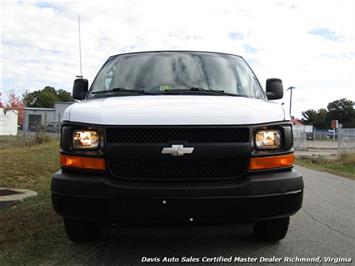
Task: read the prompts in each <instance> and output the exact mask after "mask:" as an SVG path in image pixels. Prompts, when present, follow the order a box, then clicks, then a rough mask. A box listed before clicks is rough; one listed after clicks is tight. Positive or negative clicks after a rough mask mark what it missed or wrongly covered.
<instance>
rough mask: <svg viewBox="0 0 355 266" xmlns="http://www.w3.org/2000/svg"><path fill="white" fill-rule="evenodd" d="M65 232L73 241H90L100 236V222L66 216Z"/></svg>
mask: <svg viewBox="0 0 355 266" xmlns="http://www.w3.org/2000/svg"><path fill="white" fill-rule="evenodd" d="M64 225H65V232H66V233H67V236H68V238H69V239H70V240H71V241H73V242H88V241H93V240H95V239H96V238H98V236H99V233H100V228H99V224H98V223H95V222H88V221H81V220H73V219H67V218H64Z"/></svg>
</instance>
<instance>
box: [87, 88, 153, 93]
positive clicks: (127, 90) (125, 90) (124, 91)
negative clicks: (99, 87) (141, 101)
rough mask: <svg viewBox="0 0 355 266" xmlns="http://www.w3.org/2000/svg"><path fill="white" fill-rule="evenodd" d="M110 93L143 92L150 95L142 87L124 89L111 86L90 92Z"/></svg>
mask: <svg viewBox="0 0 355 266" xmlns="http://www.w3.org/2000/svg"><path fill="white" fill-rule="evenodd" d="M111 93H132V94H143V95H151V94H152V93H149V92H146V91H145V90H143V89H125V88H113V89H111V90H103V91H93V92H92V94H98V95H99V94H111Z"/></svg>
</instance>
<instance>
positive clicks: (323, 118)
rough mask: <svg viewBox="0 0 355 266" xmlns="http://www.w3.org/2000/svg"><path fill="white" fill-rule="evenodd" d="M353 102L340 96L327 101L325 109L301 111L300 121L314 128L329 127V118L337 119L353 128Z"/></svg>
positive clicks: (354, 119)
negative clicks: (334, 99)
mask: <svg viewBox="0 0 355 266" xmlns="http://www.w3.org/2000/svg"><path fill="white" fill-rule="evenodd" d="M354 106H355V102H354V101H351V100H348V99H345V98H342V99H340V100H336V101H333V102H330V103H328V106H327V109H325V108H321V109H319V110H317V111H316V110H314V109H309V110H307V111H304V112H302V122H303V124H305V125H313V126H314V127H316V128H330V123H331V120H338V121H339V123H341V124H342V125H343V127H345V128H355V108H354Z"/></svg>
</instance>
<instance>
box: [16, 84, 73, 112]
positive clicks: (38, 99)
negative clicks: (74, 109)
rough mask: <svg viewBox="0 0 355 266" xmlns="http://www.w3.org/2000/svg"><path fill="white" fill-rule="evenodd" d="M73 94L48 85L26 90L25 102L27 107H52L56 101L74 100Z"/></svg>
mask: <svg viewBox="0 0 355 266" xmlns="http://www.w3.org/2000/svg"><path fill="white" fill-rule="evenodd" d="M73 100H74V99H73V97H72V96H71V94H70V93H69V92H67V91H65V90H61V89H60V90H56V89H55V88H53V87H50V86H46V87H44V88H43V89H42V90H36V91H33V92H27V91H26V92H25V94H24V95H23V102H24V104H25V105H26V106H27V107H43V108H52V107H53V106H54V104H55V103H56V102H70V101H73Z"/></svg>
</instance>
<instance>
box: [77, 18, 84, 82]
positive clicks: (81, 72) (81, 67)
mask: <svg viewBox="0 0 355 266" xmlns="http://www.w3.org/2000/svg"><path fill="white" fill-rule="evenodd" d="M78 29H79V60H80V76H77V78H83V65H82V63H81V36H80V15H78Z"/></svg>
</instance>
